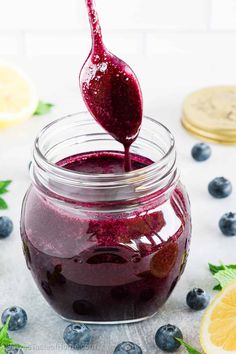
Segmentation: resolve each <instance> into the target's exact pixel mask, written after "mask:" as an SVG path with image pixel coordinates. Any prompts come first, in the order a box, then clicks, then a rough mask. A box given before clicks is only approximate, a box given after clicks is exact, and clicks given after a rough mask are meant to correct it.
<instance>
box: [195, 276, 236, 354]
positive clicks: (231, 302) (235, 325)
mask: <svg viewBox="0 0 236 354" xmlns="http://www.w3.org/2000/svg"><path fill="white" fill-rule="evenodd" d="M200 341H201V345H202V348H203V350H204V352H205V353H206V354H236V282H233V283H231V284H229V285H228V286H226V287H225V288H224V289H223V290H222V291H221V292H220V293H219V294H218V295H217V296H216V297H215V299H214V300H213V302H212V303H211V305H210V306H209V308H208V309H207V311H206V313H205V315H204V317H203V320H202V325H201V331H200Z"/></svg>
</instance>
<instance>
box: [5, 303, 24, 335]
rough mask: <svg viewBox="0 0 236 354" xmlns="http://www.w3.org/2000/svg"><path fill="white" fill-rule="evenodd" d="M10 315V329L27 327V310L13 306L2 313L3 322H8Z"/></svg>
mask: <svg viewBox="0 0 236 354" xmlns="http://www.w3.org/2000/svg"><path fill="white" fill-rule="evenodd" d="M8 317H10V321H9V327H8V329H9V330H10V331H16V330H18V329H20V328H23V327H25V325H26V323H27V314H26V312H25V310H23V309H22V308H21V307H19V306H12V307H9V308H7V309H6V310H5V311H3V314H2V323H3V324H5V323H6V322H7V319H8Z"/></svg>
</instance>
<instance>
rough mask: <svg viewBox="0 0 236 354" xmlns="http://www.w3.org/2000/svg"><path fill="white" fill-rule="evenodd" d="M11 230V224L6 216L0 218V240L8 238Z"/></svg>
mask: <svg viewBox="0 0 236 354" xmlns="http://www.w3.org/2000/svg"><path fill="white" fill-rule="evenodd" d="M12 230H13V222H12V221H11V219H9V218H8V216H0V238H6V237H8V236H9V235H10V234H11V233H12Z"/></svg>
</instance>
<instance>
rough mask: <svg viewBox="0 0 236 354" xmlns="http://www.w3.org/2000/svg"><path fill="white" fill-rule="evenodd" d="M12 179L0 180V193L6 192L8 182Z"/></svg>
mask: <svg viewBox="0 0 236 354" xmlns="http://www.w3.org/2000/svg"><path fill="white" fill-rule="evenodd" d="M11 182H12V181H10V180H7V181H0V194H4V193H7V192H8V190H7V187H8V186H9V184H11Z"/></svg>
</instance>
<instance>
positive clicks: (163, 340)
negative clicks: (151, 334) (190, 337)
mask: <svg viewBox="0 0 236 354" xmlns="http://www.w3.org/2000/svg"><path fill="white" fill-rule="evenodd" d="M176 338H180V339H183V334H182V332H181V330H180V329H179V328H178V327H176V326H173V325H170V324H168V325H165V326H162V327H160V328H159V329H158V331H157V333H156V335H155V342H156V345H157V346H158V348H160V349H161V350H164V351H165V352H168V353H172V352H174V351H176V350H177V349H178V348H179V347H180V346H181V344H180V342H178V340H177V339H176Z"/></svg>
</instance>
